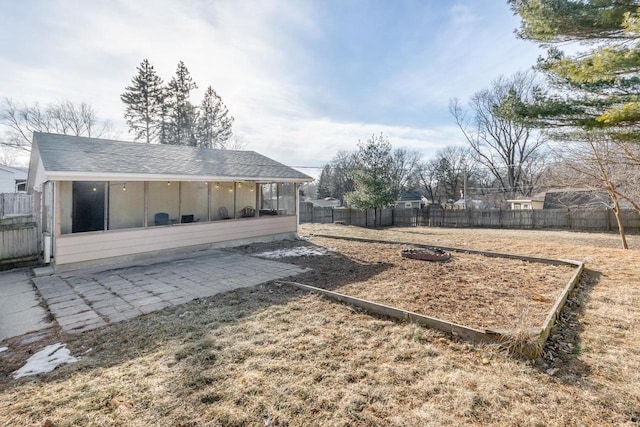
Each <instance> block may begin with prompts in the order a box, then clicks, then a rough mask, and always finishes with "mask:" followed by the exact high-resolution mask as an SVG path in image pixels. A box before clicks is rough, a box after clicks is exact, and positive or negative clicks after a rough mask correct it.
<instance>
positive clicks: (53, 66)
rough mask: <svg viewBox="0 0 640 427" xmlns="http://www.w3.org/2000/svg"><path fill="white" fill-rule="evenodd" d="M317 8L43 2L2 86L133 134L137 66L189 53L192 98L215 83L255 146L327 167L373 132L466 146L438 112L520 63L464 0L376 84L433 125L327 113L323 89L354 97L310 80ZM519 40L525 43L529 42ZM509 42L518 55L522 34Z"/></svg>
mask: <svg viewBox="0 0 640 427" xmlns="http://www.w3.org/2000/svg"><path fill="white" fill-rule="evenodd" d="M313 7H314V5H313V3H307V2H295V1H279V0H271V1H267V2H256V1H248V0H240V1H234V2H196V1H180V2H176V1H170V0H158V1H142V0H140V1H135V2H130V1H126V0H117V1H116V0H114V1H110V2H98V3H96V2H84V1H79V0H76V1H71V0H70V1H62V2H53V3H52V2H42V3H41V8H40V10H39V12H38V13H37V14H33V15H35V16H37V19H36V21H35V22H29V25H22V26H21V27H20V28H23V29H22V30H21V31H22V33H18V34H14V35H13V36H14V37H15V40H16V43H15V50H16V51H14V52H8V53H7V54H6V55H3V58H0V68H1V69H3V70H6V76H7V78H5V79H3V80H1V81H0V93H1V94H2V95H3V96H9V97H13V98H15V99H16V100H20V101H25V102H33V101H35V100H38V101H40V102H42V103H46V102H50V101H56V100H61V99H69V100H71V101H74V102H80V101H87V102H89V103H91V104H92V105H93V106H94V108H95V109H96V110H97V112H98V114H99V115H100V116H102V117H104V118H108V119H110V120H111V121H113V122H114V124H115V125H116V128H117V129H120V132H117V134H119V135H118V137H119V138H122V139H130V138H131V137H130V135H128V134H127V132H126V127H125V124H124V120H123V118H122V114H123V105H122V103H121V101H120V99H119V95H120V94H121V93H122V92H123V90H124V87H125V86H126V85H128V84H130V80H131V78H132V77H133V76H134V74H135V72H136V71H135V68H136V67H137V66H138V65H139V64H140V62H141V60H142V59H144V58H148V59H149V60H150V62H151V63H152V64H153V65H154V67H155V68H156V70H157V71H158V73H159V74H160V75H161V77H163V78H164V79H165V80H169V79H170V78H171V76H172V75H173V73H174V72H175V68H176V65H177V63H178V61H179V60H183V61H184V62H185V64H186V65H187V67H188V68H189V70H190V71H191V73H192V76H193V78H194V80H195V81H196V82H197V83H198V84H199V86H200V87H199V89H198V90H197V91H195V93H194V96H193V98H192V101H193V102H194V103H199V101H200V97H201V95H202V93H203V92H204V90H205V89H206V87H207V86H208V85H212V86H213V88H214V89H215V90H216V91H217V92H218V93H219V94H220V95H221V96H222V99H223V100H224V102H225V103H226V104H227V106H228V107H229V110H230V111H231V113H232V114H233V115H234V116H235V118H236V122H235V125H234V130H235V131H236V133H237V134H238V135H239V136H240V137H242V138H243V139H244V140H245V141H247V142H248V143H249V145H248V147H247V148H249V149H253V150H256V151H259V152H261V153H263V154H265V155H267V156H270V157H273V158H275V159H276V160H279V161H281V162H284V163H287V164H290V165H313V166H321V165H322V164H324V163H326V162H327V161H329V160H330V159H331V158H332V157H333V155H334V154H335V152H336V151H338V150H341V149H347V150H354V149H355V148H356V144H357V141H358V140H359V139H362V140H365V139H367V138H368V137H369V136H370V135H371V134H372V133H379V132H384V133H385V134H386V135H388V136H389V138H390V140H391V143H392V144H393V145H394V147H400V146H405V147H408V148H413V149H417V150H419V151H422V152H423V153H424V154H425V156H426V157H428V156H430V155H431V154H432V153H433V152H435V151H436V150H437V149H439V148H442V147H443V146H445V145H453V144H457V143H459V142H460V135H459V133H458V131H457V130H456V129H455V128H454V127H452V126H451V122H448V123H437V122H436V123H435V124H434V120H433V119H432V118H431V115H430V114H429V113H428V111H429V109H434V108H435V109H437V108H440V109H442V107H443V106H444V108H445V109H446V103H447V102H448V99H449V98H451V97H453V96H459V97H465V96H467V95H468V94H470V93H472V92H473V91H475V90H477V89H478V88H479V86H478V83H477V82H478V76H480V80H481V81H482V78H486V79H488V77H487V76H491V77H495V75H497V74H499V73H500V72H499V70H498V68H500V67H503V66H504V65H505V62H509V64H507V65H510V63H511V62H514V63H516V62H518V61H513V58H512V57H513V56H517V55H515V54H514V55H511V56H512V57H509V56H505V52H504V50H499V49H491V46H492V44H495V42H496V41H495V40H493V39H492V37H494V36H495V34H496V33H495V31H494V30H493V29H491V28H489V25H488V23H487V22H486V20H485V21H483V20H482V19H480V18H479V17H478V16H476V15H474V10H473V9H471V8H469V7H463V6H460V5H459V4H458V5H456V6H454V7H453V8H452V10H451V12H450V15H451V17H452V19H451V24H450V25H448V26H446V28H445V30H443V31H441V32H440V33H438V34H437V35H436V36H435V39H434V40H432V41H429V43H426V42H425V45H431V47H426V48H425V49H423V51H421V52H415V53H414V54H412V55H410V57H409V58H407V61H406V63H400V64H399V65H398V71H397V73H396V74H395V75H392V76H390V78H389V79H387V80H386V81H382V82H376V83H375V84H377V85H384V86H385V88H384V90H380V91H376V90H375V87H372V93H375V94H376V99H372V100H371V102H372V104H373V103H378V105H377V106H378V107H380V108H378V111H379V112H380V114H383V112H393V109H394V106H397V105H402V106H403V107H407V108H413V109H414V110H415V111H418V112H420V113H421V112H422V111H423V110H424V111H425V113H424V114H425V121H424V125H422V124H420V125H415V124H414V125H412V126H401V125H394V124H393V121H392V119H388V120H386V122H385V123H386V124H381V123H376V122H374V121H373V120H371V122H357V121H356V122H349V121H344V122H343V121H338V120H336V119H335V118H331V119H330V118H326V117H318V116H317V115H315V114H314V113H313V107H312V104H314V101H315V100H317V99H318V98H320V97H321V95H322V97H325V98H327V99H329V98H331V97H338V96H341V97H343V99H336V103H340V104H342V106H343V107H344V106H345V105H346V106H347V107H349V105H350V103H349V102H345V101H344V100H347V101H348V99H349V98H348V97H349V94H348V93H344V94H333V93H326V94H324V93H323V94H319V93H318V92H317V91H319V90H321V89H320V88H313V87H310V86H309V84H308V83H307V82H306V81H305V80H304V79H305V73H308V72H309V69H308V68H305V67H309V66H310V65H309V64H313V63H314V61H312V60H310V57H309V55H311V54H312V53H311V52H310V51H309V50H308V49H307V46H306V45H305V42H306V41H309V40H312V41H313V40H316V39H323V38H324V37H325V36H326V34H323V28H320V27H319V25H320V24H319V23H318V22H316V20H315V19H314V18H315V15H314V14H315V12H316V11H315V10H314V9H313ZM23 8H27V6H23ZM25 19H26V18H25ZM24 24H26V22H25V23H24ZM494 25H496V26H497V25H504V23H500V22H498V23H494ZM33 29H36V30H37V31H41V32H40V33H38V32H36V31H33V32H32V30H33ZM0 31H1V30H0ZM517 43H520V44H518V46H519V47H518V48H521V47H522V43H523V42H517ZM487 46H488V48H487ZM506 46H507V55H509V52H510V51H509V49H516V48H514V47H513V46H516V41H513V43H511V42H510V43H506ZM18 50H23V51H25V52H27V53H28V55H27V53H23V54H18V53H17V51H18ZM479 52H483V53H482V54H479ZM26 56H28V60H25V57H26ZM468 56H473V58H474V59H473V60H469V58H468ZM452 64H453V65H452ZM507 68H508V67H507ZM487 81H488V80H487ZM480 87H482V86H480ZM384 93H386V94H391V95H386V96H383V95H381V94H384ZM354 108H357V107H354ZM329 114H330V112H329ZM440 117H442V114H441V115H440ZM407 122H410V121H407ZM413 123H415V121H413Z"/></svg>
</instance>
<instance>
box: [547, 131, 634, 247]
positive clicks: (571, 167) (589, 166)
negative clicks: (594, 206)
mask: <svg viewBox="0 0 640 427" xmlns="http://www.w3.org/2000/svg"><path fill="white" fill-rule="evenodd" d="M556 155H557V156H558V158H560V159H561V160H562V166H564V171H562V172H561V173H559V174H558V176H557V177H558V181H559V182H565V183H567V184H569V185H572V186H580V187H582V188H586V189H591V190H594V191H604V192H606V194H607V195H608V200H606V201H605V203H607V204H608V207H609V208H610V209H611V210H612V211H613V213H614V215H615V217H616V221H617V223H618V230H619V232H620V241H621V245H622V248H623V249H628V247H629V246H628V244H627V238H626V233H625V228H624V223H623V219H622V212H621V201H622V200H624V201H626V202H628V203H629V204H630V205H631V206H632V207H633V208H634V209H635V210H636V211H638V212H640V205H639V204H638V201H637V200H638V199H635V198H634V197H633V194H631V193H630V191H637V189H636V187H637V183H638V179H639V178H640V165H639V164H637V163H635V164H634V163H633V162H630V161H629V159H628V158H627V157H625V155H624V154H623V152H622V151H621V150H620V148H619V146H618V144H617V143H616V142H612V141H611V139H610V138H609V137H608V136H607V135H606V134H604V133H596V132H584V133H583V134H582V135H580V138H579V140H578V141H576V142H564V143H562V145H560V146H559V147H558V149H557V150H556Z"/></svg>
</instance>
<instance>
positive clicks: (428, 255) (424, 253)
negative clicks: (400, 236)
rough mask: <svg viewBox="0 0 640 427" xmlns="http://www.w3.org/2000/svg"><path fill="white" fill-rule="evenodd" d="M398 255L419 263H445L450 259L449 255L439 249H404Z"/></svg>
mask: <svg viewBox="0 0 640 427" xmlns="http://www.w3.org/2000/svg"><path fill="white" fill-rule="evenodd" d="M400 255H402V256H403V257H405V258H410V259H417V260H420V261H446V260H448V259H449V258H451V253H449V252H447V251H444V250H442V249H440V248H425V249H405V250H404V251H402V252H400Z"/></svg>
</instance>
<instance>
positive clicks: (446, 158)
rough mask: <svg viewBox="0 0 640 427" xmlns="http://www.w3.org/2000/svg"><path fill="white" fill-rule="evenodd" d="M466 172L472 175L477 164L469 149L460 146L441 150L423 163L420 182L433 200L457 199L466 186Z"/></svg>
mask: <svg viewBox="0 0 640 427" xmlns="http://www.w3.org/2000/svg"><path fill="white" fill-rule="evenodd" d="M465 173H466V174H467V177H471V176H473V175H474V173H475V166H474V165H473V161H472V159H471V155H470V153H469V150H468V149H467V148H464V147H460V146H452V147H447V148H444V149H442V150H439V151H438V152H437V153H436V156H435V158H433V159H431V160H429V161H428V162H426V163H423V164H422V167H421V168H420V182H421V184H422V186H423V188H424V191H425V194H426V196H427V198H429V199H430V200H432V201H433V202H437V203H442V202H443V201H445V202H446V201H449V200H456V199H457V198H458V197H459V196H460V191H462V190H463V188H464V181H465Z"/></svg>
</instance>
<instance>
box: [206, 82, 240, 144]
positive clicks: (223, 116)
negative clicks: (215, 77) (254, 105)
mask: <svg viewBox="0 0 640 427" xmlns="http://www.w3.org/2000/svg"><path fill="white" fill-rule="evenodd" d="M199 113H200V114H199V117H198V125H197V140H198V145H199V146H201V147H206V148H226V145H227V142H228V141H229V139H231V136H232V135H233V130H232V128H231V127H232V125H233V117H232V116H231V115H229V110H228V109H227V106H226V105H224V102H222V98H220V96H219V95H218V94H217V93H216V91H214V90H213V88H212V87H211V86H209V87H208V88H207V91H206V92H205V94H204V99H203V100H202V104H201V105H200V112H199Z"/></svg>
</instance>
